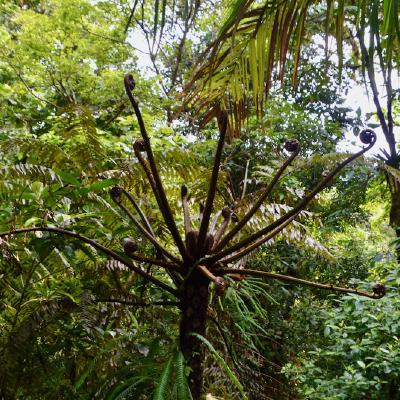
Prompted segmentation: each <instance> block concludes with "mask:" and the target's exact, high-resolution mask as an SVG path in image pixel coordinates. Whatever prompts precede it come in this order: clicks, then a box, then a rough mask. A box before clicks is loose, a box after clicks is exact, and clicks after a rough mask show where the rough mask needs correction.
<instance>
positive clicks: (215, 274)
mask: <svg viewBox="0 0 400 400" xmlns="http://www.w3.org/2000/svg"><path fill="white" fill-rule="evenodd" d="M124 83H125V89H126V92H127V95H128V98H129V100H130V103H131V105H132V107H133V110H134V112H135V114H136V117H137V120H138V124H139V128H140V133H141V135H142V139H139V140H137V141H136V142H135V143H134V152H135V155H136V157H137V159H138V161H139V164H140V165H141V167H142V169H143V171H144V173H145V176H146V178H147V181H148V183H149V185H150V187H151V190H152V192H153V195H154V198H155V200H156V203H157V206H158V210H159V212H160V214H161V215H162V217H163V219H164V222H165V225H166V228H167V230H168V231H169V234H170V235H171V236H170V237H171V238H172V241H171V240H170V239H167V240H166V241H165V242H164V243H162V242H161V241H160V238H157V237H156V235H155V230H154V228H153V227H152V225H151V224H150V221H149V219H148V218H147V217H146V215H145V214H144V213H143V211H142V210H141V208H140V206H139V204H138V202H137V201H136V200H135V198H134V197H133V195H132V194H131V193H130V192H129V191H127V190H126V189H124V188H123V187H121V186H114V187H112V188H111V190H110V197H111V199H112V200H113V202H114V203H115V204H116V206H117V207H118V208H119V209H120V210H121V211H123V212H124V213H125V214H126V216H127V217H128V219H129V221H130V223H131V224H133V225H134V227H135V229H136V231H137V233H138V234H139V235H140V236H142V237H143V238H145V239H146V240H147V241H148V242H149V243H150V244H151V245H152V246H154V249H155V251H156V256H155V257H152V256H147V255H145V254H146V253H145V252H143V253H142V254H138V250H139V248H140V247H141V246H140V245H139V242H138V241H137V239H133V238H132V237H127V238H125V239H124V243H123V250H124V254H123V253H121V252H120V251H119V250H114V249H113V248H112V247H113V246H112V247H110V246H109V245H104V244H102V243H101V242H100V241H98V240H95V239H91V238H89V237H88V236H86V235H84V234H82V233H78V232H76V231H72V230H69V229H66V227H67V226H68V225H69V224H70V222H68V220H66V219H64V218H60V219H57V220H55V221H54V222H56V223H57V221H59V222H63V223H62V224H61V225H60V224H59V226H57V225H56V224H54V222H52V223H50V224H48V223H46V221H45V220H42V222H43V223H42V224H41V225H40V226H37V225H36V224H34V225H35V226H29V227H25V228H19V227H16V226H14V227H13V228H12V229H11V230H8V231H7V232H3V233H1V234H0V237H1V238H6V237H9V236H10V235H21V234H22V235H25V234H27V233H30V232H36V233H38V232H43V233H48V234H56V235H61V236H66V237H69V238H72V239H74V240H75V243H76V245H78V246H79V248H81V249H82V250H83V248H84V247H83V246H84V244H86V245H89V248H90V249H91V250H90V251H89V252H92V251H98V252H101V253H103V254H104V255H106V256H107V258H108V260H113V261H112V262H113V263H117V264H118V265H120V266H121V267H120V268H124V267H126V268H128V269H129V270H130V271H133V272H134V273H135V274H137V275H138V276H141V277H142V278H144V279H145V280H147V281H149V282H150V283H152V284H154V285H155V287H158V288H159V289H162V290H163V291H164V292H166V293H167V294H168V295H167V299H166V300H161V301H160V304H161V305H168V304H171V305H178V306H179V309H180V326H179V348H180V351H181V352H182V354H183V356H184V358H185V360H186V362H187V365H188V367H189V369H190V373H189V377H188V380H189V387H190V390H191V395H192V397H193V398H194V399H199V398H200V396H201V393H202V385H203V369H204V348H203V347H202V343H206V344H207V346H208V347H209V348H210V349H212V347H210V345H209V344H208V341H207V340H206V339H202V340H199V337H203V338H204V336H205V334H206V320H207V313H208V306H209V294H210V284H211V283H213V284H214V286H215V294H216V295H217V296H220V295H222V294H223V293H224V292H225V289H226V286H227V278H228V277H232V278H233V279H236V280H243V279H245V277H246V276H252V275H254V276H259V277H263V278H268V279H277V280H281V281H284V282H289V283H293V284H296V285H307V286H311V287H315V288H321V289H326V290H334V291H338V292H344V293H355V294H358V295H361V296H365V297H369V298H373V299H376V298H380V297H382V296H383V295H384V294H385V289H384V286H383V285H382V284H376V285H375V286H374V287H373V292H372V293H369V292H366V291H362V290H358V289H351V288H344V287H338V286H334V285H331V284H322V283H316V282H311V281H306V280H304V279H299V278H294V277H291V276H286V275H282V274H277V273H273V272H267V271H260V270H255V269H247V268H243V267H244V266H245V260H246V255H248V254H249V253H251V252H252V251H254V250H255V249H257V248H258V247H260V246H261V245H262V244H264V243H266V242H267V241H269V240H271V239H273V238H274V237H275V236H277V235H278V234H280V233H281V232H282V231H283V230H284V229H285V228H286V229H288V225H289V224H290V223H293V222H294V221H295V219H296V218H298V217H299V215H300V214H301V213H302V211H303V210H304V209H305V207H306V206H307V205H308V204H309V203H310V202H311V201H312V200H313V199H314V198H315V196H316V195H317V194H319V193H320V192H321V191H322V190H323V189H325V188H326V187H327V185H328V184H329V182H330V181H331V180H332V179H333V178H334V177H335V176H336V175H337V174H338V173H339V172H340V171H341V170H342V169H343V168H344V167H345V166H346V165H348V164H349V163H350V162H352V161H353V160H355V159H356V158H357V157H359V156H361V155H362V154H364V153H365V152H366V151H368V150H369V149H370V148H371V147H372V146H373V145H374V143H375V140H376V136H375V134H374V133H373V132H372V131H370V130H365V131H363V132H362V133H361V134H360V137H361V140H362V141H363V143H365V144H367V146H365V147H363V148H362V149H361V150H360V151H359V152H357V153H355V154H354V155H352V156H350V157H348V158H346V159H345V160H344V161H342V162H340V163H338V164H337V165H336V166H335V167H334V168H333V169H332V170H331V171H330V172H326V173H325V174H324V175H323V177H322V178H321V180H320V181H319V182H318V183H317V184H316V185H315V187H314V188H313V189H312V190H311V191H310V192H309V193H308V194H306V195H305V196H304V197H303V198H302V199H301V200H300V201H299V202H298V203H297V204H296V205H295V206H294V207H292V208H288V209H286V210H285V211H283V212H282V214H281V213H278V215H277V216H276V218H275V219H273V221H272V222H270V223H269V224H268V225H267V226H266V227H263V228H262V229H260V230H258V231H257V232H255V233H247V229H246V225H247V224H248V222H250V220H251V219H252V217H253V216H254V215H255V213H256V212H257V211H258V210H259V209H260V207H262V205H263V203H264V201H265V200H266V199H267V198H268V196H269V195H270V193H271V191H272V189H273V188H274V187H275V185H276V184H277V183H278V181H279V180H280V179H281V177H282V176H283V174H284V173H285V170H286V169H287V168H288V166H289V165H290V164H291V163H292V162H293V160H294V159H295V158H296V156H297V155H298V154H299V151H300V145H299V142H298V141H297V140H293V139H292V140H287V141H286V143H285V149H286V150H287V151H288V152H289V153H290V156H289V157H288V158H287V159H286V160H285V161H284V162H283V164H282V165H281V167H280V168H279V169H278V171H277V172H276V174H275V175H274V176H273V177H272V179H271V180H270V183H269V184H268V185H267V186H265V187H264V188H262V189H261V190H260V195H259V197H258V199H257V200H256V201H255V203H254V204H253V205H252V206H250V207H249V208H248V209H247V210H243V209H241V207H240V202H241V199H242V200H243V197H244V196H245V189H244V190H243V194H242V195H241V198H237V199H235V198H233V199H232V201H231V202H230V204H225V205H224V206H223V207H222V209H221V211H215V210H214V216H213V217H212V212H213V209H214V206H215V205H216V204H220V203H221V200H216V193H217V191H218V192H223V191H224V190H223V189H222V188H221V189H218V186H219V179H218V176H219V170H220V165H221V159H222V153H223V147H224V143H225V140H226V133H227V127H228V118H227V115H226V113H225V112H222V111H221V113H220V115H219V118H218V128H219V138H218V145H217V150H216V152H215V156H214V160H213V168H212V173H211V177H210V181H209V189H208V193H207V196H206V200H205V203H204V205H203V204H201V203H200V209H199V222H198V224H196V223H195V221H194V220H193V219H192V217H191V210H190V204H189V193H188V188H187V186H186V185H183V186H182V188H181V204H182V210H183V223H182V225H183V227H182V228H183V231H184V240H183V239H182V236H181V233H180V230H179V228H178V225H177V222H176V221H177V220H176V219H175V217H174V215H173V212H172V210H171V205H170V202H169V200H168V198H167V195H166V192H165V189H164V184H163V182H162V178H161V175H160V172H159V167H158V166H157V164H156V162H155V158H154V153H153V150H152V146H151V144H150V138H149V135H148V133H147V130H146V126H145V123H144V120H143V117H142V114H141V111H140V108H139V106H138V103H137V101H136V100H135V98H134V96H133V94H132V91H133V89H134V87H135V82H134V80H133V77H132V75H126V76H125V80H124ZM145 156H146V157H145ZM112 184H113V180H110V179H108V180H104V181H103V182H100V183H99V184H96V183H95V184H94V186H95V188H96V189H97V190H98V189H102V188H105V187H107V186H110V185H112ZM36 190H37V191H38V192H39V193H40V191H41V186H40V185H39V186H38V187H37V189H36ZM83 193H85V192H83ZM103 201H104V200H103ZM223 201H224V200H222V202H223ZM131 207H133V208H134V209H135V211H136V213H137V216H135V215H134V214H133V212H132V211H131ZM233 216H236V222H234V223H233V224H232V219H233ZM75 218H76V219H77V221H79V216H76V217H75ZM36 221H38V219H37V218H36V219H34V220H32V221H31V223H32V222H36ZM178 221H179V220H178ZM250 226H251V225H250ZM75 227H76V229H79V224H76V225H75ZM229 228H230V229H229ZM226 231H227V233H225V232H226ZM89 232H90V229H89ZM163 236H164V235H163ZM236 236H239V240H238V241H232V239H233V238H234V237H236ZM42 241H43V243H44V242H46V243H52V241H53V239H52V238H51V236H45V237H43V239H40V238H39V239H36V242H39V244H40V243H41V242H42ZM8 242H10V239H8V240H7V243H8ZM40 245H41V246H42V245H43V244H40ZM143 251H144V249H143ZM43 262H44V261H43V260H39V261H38V263H39V265H42V263H43ZM107 263H108V264H109V263H110V261H107ZM36 265H37V263H33V264H32V268H34V266H36ZM141 265H149V266H156V267H157V268H158V269H164V270H165V271H166V272H167V276H164V275H163V274H159V273H158V274H157V275H154V274H152V273H151V272H150V270H149V269H147V270H145V269H143V267H142V266H141ZM229 265H231V267H229ZM112 268H113V269H115V267H112ZM32 271H33V270H32ZM32 273H33V272H32ZM31 275H32V274H31ZM171 296H172V300H170V299H171ZM155 304H157V303H155ZM217 360H218V358H217ZM171 362H172V361H170V362H169V363H168V364H167V367H166V369H165V370H164V373H163V375H162V378H161V381H160V384H159V389H157V391H156V396H158V394H161V393H163V392H164V391H165V384H166V381H167V380H168V377H169V376H170V375H171ZM179 364H181V361H179ZM181 368H182V367H179V370H180V371H181ZM224 369H225V371H226V372H227V373H228V375H231V372H230V370H229V368H227V367H224ZM181 380H182V373H181V372H180V373H179V381H181ZM236 385H237V383H236ZM237 387H238V388H239V389H240V390H243V388H242V387H241V386H237Z"/></svg>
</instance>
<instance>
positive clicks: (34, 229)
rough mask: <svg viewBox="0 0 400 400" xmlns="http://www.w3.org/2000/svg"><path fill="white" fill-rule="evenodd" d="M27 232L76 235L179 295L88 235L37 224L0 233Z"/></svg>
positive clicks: (159, 285)
mask: <svg viewBox="0 0 400 400" xmlns="http://www.w3.org/2000/svg"><path fill="white" fill-rule="evenodd" d="M27 232H52V233H57V234H61V235H65V236H70V237H74V238H76V239H79V240H81V241H82V242H85V243H87V244H90V245H91V246H93V247H94V248H95V249H97V250H100V251H102V252H103V253H105V254H107V255H108V256H110V257H112V258H113V259H114V260H117V261H119V262H120V263H122V264H124V265H125V266H127V267H128V268H129V269H131V270H132V271H134V272H136V273H137V274H139V275H141V276H142V277H143V278H145V279H147V280H149V281H150V282H152V283H154V284H155V285H156V286H158V287H160V288H162V289H165V290H166V291H167V292H169V293H171V294H173V295H174V296H176V295H177V291H176V290H175V289H174V288H172V287H170V286H169V285H167V284H166V283H164V282H161V281H159V280H158V279H156V278H154V277H153V276H151V275H150V274H148V273H146V272H145V271H143V270H142V269H141V268H138V267H136V266H135V265H133V264H131V263H128V262H127V261H126V260H125V259H124V258H123V257H121V256H120V255H119V254H117V253H115V252H114V251H112V250H110V249H109V248H107V247H105V246H103V245H102V244H100V243H97V242H96V241H94V240H93V239H89V238H88V237H86V236H83V235H80V234H79V233H75V232H72V231H67V230H65V229H60V228H50V227H41V226H35V227H31V228H22V229H14V230H12V231H7V232H1V233H0V238H1V237H4V236H8V235H15V234H21V233H27Z"/></svg>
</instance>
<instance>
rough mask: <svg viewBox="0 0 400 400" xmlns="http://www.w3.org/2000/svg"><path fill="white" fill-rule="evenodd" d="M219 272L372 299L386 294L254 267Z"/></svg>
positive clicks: (227, 269) (220, 271)
mask: <svg viewBox="0 0 400 400" xmlns="http://www.w3.org/2000/svg"><path fill="white" fill-rule="evenodd" d="M218 273H220V274H222V275H226V274H238V273H240V274H242V275H253V276H260V277H263V278H270V279H277V280H280V281H283V282H288V283H293V284H295V285H305V286H310V287H314V288H318V289H324V290H333V291H335V292H341V293H352V294H358V295H359V296H364V297H369V298H370V299H380V298H382V297H383V296H384V293H383V294H376V293H368V292H365V291H362V290H357V289H350V288H345V287H341V286H334V285H330V284H323V283H317V282H312V281H307V280H305V279H299V278H293V277H292V276H287V275H281V274H276V273H272V272H265V271H256V270H253V269H236V268H222V269H219V270H218Z"/></svg>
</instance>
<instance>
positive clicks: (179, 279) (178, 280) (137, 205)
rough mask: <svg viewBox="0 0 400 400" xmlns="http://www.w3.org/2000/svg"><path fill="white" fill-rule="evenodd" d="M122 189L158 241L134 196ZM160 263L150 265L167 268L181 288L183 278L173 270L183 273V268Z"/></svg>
mask: <svg viewBox="0 0 400 400" xmlns="http://www.w3.org/2000/svg"><path fill="white" fill-rule="evenodd" d="M121 189H122V193H124V194H125V196H126V197H127V198H128V200H129V201H130V202H131V203H132V205H133V207H135V209H136V211H137V213H138V214H139V216H140V218H141V219H142V221H143V223H144V225H145V226H146V227H147V229H148V231H149V232H150V233H151V235H152V236H153V237H154V239H156V235H155V234H154V231H153V229H152V227H151V225H150V222H149V220H148V219H147V218H146V216H145V215H144V213H143V211H142V209H141V208H140V207H139V204H137V202H136V201H135V199H134V198H133V196H132V195H131V194H130V193H129V192H128V191H127V190H125V189H124V188H121ZM160 254H161V257H162V258H163V259H165V254H163V253H162V252H160ZM131 258H133V257H131ZM158 261H159V260H153V261H152V262H150V263H153V264H155V265H160V266H162V267H164V268H166V269H167V273H168V275H169V276H170V277H171V279H172V280H173V281H174V282H175V284H176V285H177V286H179V284H180V283H181V278H180V277H179V276H178V275H177V274H176V273H174V272H173V270H175V271H181V268H179V267H178V269H177V268H176V267H177V266H176V265H175V264H170V263H168V262H163V261H160V262H158ZM162 263H163V264H164V265H162ZM180 265H181V264H180Z"/></svg>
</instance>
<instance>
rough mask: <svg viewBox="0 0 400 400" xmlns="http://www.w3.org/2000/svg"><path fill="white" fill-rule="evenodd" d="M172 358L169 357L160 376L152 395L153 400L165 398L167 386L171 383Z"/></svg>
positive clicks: (163, 399)
mask: <svg viewBox="0 0 400 400" xmlns="http://www.w3.org/2000/svg"><path fill="white" fill-rule="evenodd" d="M173 361H174V357H171V358H170V359H169V360H168V362H167V364H166V365H165V368H164V370H163V372H162V374H161V376H160V380H159V382H158V385H157V387H156V390H155V392H154V395H153V400H165V399H166V396H167V390H168V385H169V383H170V381H171V375H172V366H173Z"/></svg>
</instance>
